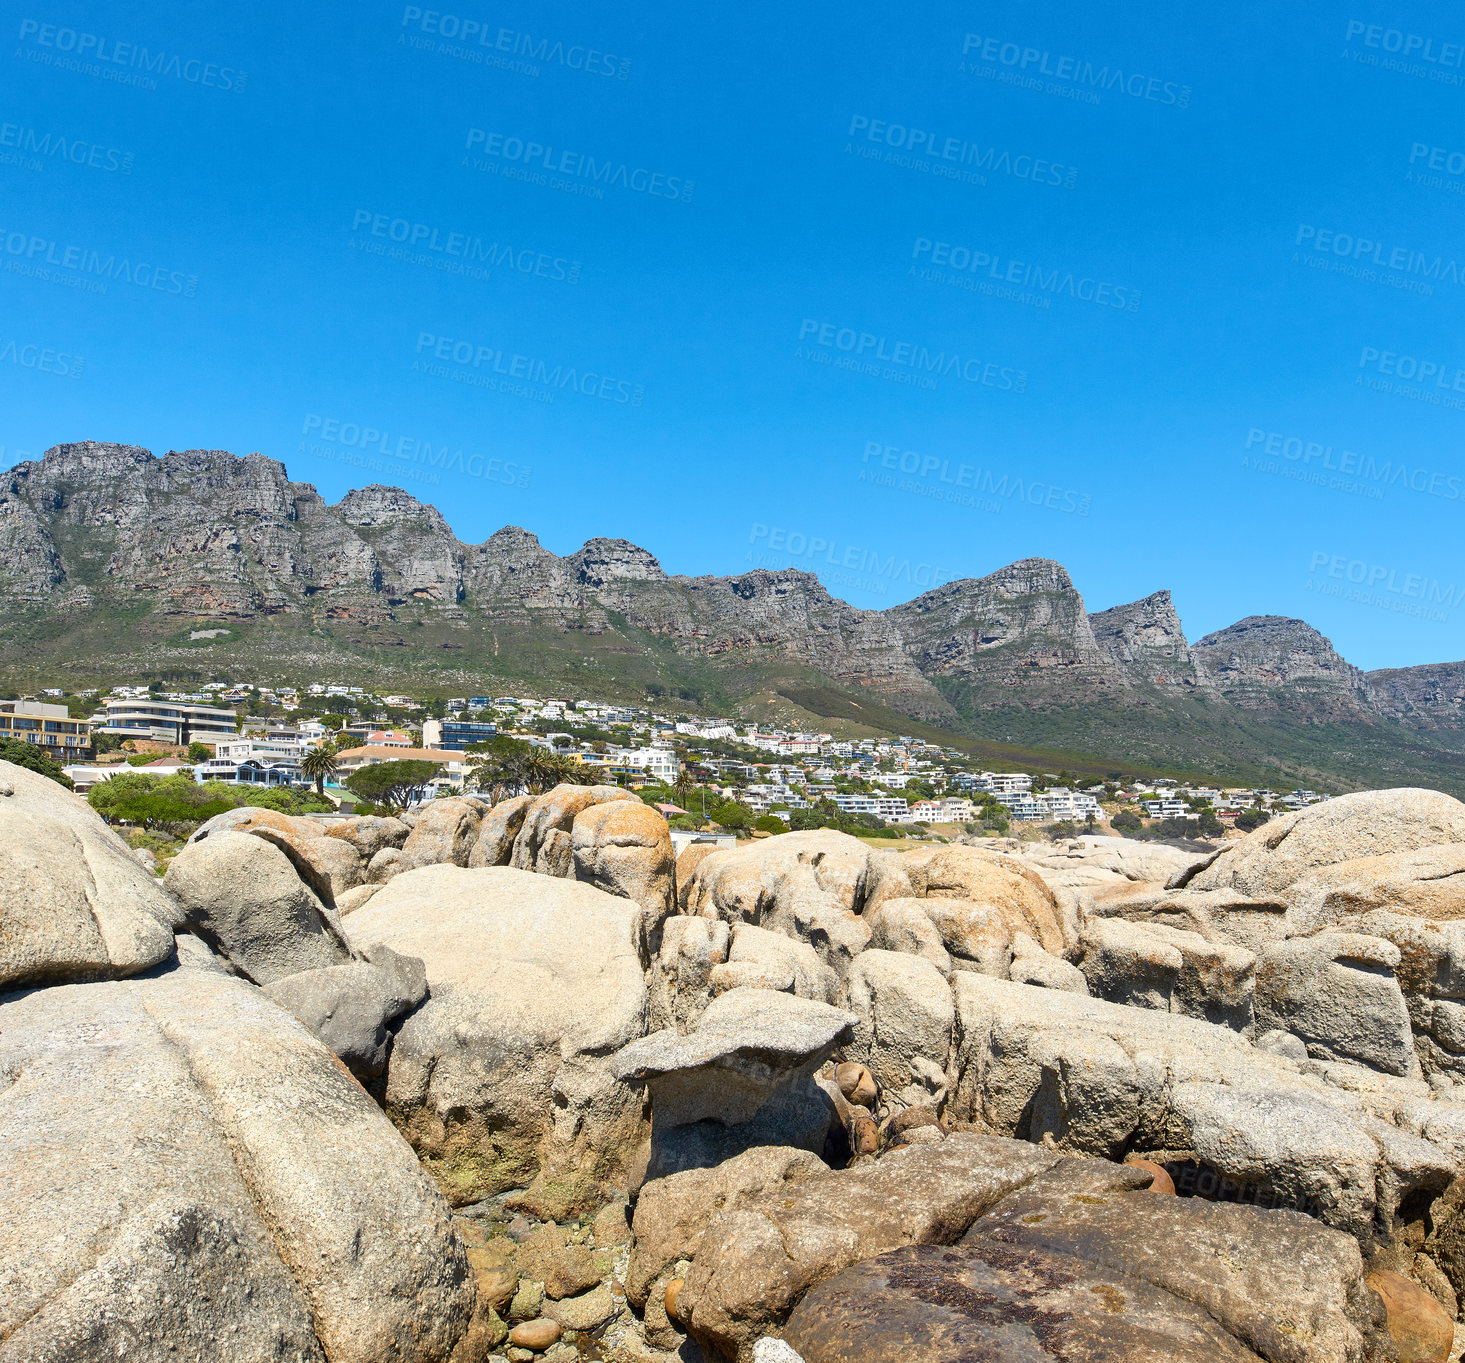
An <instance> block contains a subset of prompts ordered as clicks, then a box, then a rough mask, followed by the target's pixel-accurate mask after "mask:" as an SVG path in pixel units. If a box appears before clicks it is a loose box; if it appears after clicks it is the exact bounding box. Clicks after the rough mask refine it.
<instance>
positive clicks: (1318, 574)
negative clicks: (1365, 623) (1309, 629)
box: [1307, 549, 1465, 622]
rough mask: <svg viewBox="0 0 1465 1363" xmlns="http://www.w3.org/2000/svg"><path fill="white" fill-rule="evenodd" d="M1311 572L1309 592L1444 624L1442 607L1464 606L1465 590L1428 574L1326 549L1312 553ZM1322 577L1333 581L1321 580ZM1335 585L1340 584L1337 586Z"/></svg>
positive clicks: (1309, 567)
mask: <svg viewBox="0 0 1465 1363" xmlns="http://www.w3.org/2000/svg"><path fill="white" fill-rule="evenodd" d="M1308 573H1309V575H1310V577H1309V581H1308V584H1307V585H1308V589H1309V590H1310V591H1317V592H1321V593H1322V594H1323V595H1325V596H1336V597H1339V598H1341V599H1343V600H1345V601H1356V602H1357V603H1358V604H1360V605H1364V606H1379V607H1382V608H1383V609H1385V610H1391V611H1397V612H1398V613H1400V614H1402V615H1414V616H1419V617H1422V618H1423V619H1426V620H1435V621H1438V622H1443V621H1445V620H1447V619H1448V618H1449V617H1448V616H1447V614H1446V613H1445V610H1444V609H1442V608H1443V607H1454V606H1459V605H1461V604H1465V591H1462V590H1461V588H1460V587H1459V586H1458V585H1456V584H1454V583H1451V584H1449V585H1448V586H1446V585H1444V584H1442V583H1441V582H1440V580H1439V578H1437V577H1430V576H1429V574H1428V573H1410V572H1401V570H1400V569H1398V568H1394V567H1389V566H1388V565H1386V564H1381V563H1370V562H1368V561H1367V560H1365V559H1361V558H1349V557H1348V555H1347V554H1330V553H1328V551H1327V550H1325V549H1318V550H1315V551H1314V552H1313V555H1312V561H1311V563H1310V564H1309V565H1308ZM1323 576H1326V577H1328V578H1331V579H1333V582H1325V581H1322V580H1320V579H1321V578H1322V577H1323ZM1334 582H1336V583H1337V584H1338V585H1337V586H1334ZM1345 583H1346V584H1348V585H1347V586H1346V587H1345V586H1343V584H1345Z"/></svg>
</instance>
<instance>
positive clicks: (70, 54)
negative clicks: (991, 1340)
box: [19, 19, 249, 95]
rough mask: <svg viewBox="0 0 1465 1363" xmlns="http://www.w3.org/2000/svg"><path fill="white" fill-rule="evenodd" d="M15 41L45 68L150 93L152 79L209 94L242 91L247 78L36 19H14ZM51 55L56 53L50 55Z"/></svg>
mask: <svg viewBox="0 0 1465 1363" xmlns="http://www.w3.org/2000/svg"><path fill="white" fill-rule="evenodd" d="M19 39H20V42H21V43H23V44H29V45H30V46H28V47H24V48H22V51H23V52H24V53H25V55H26V56H28V57H30V58H31V59H32V60H39V61H40V62H41V63H42V64H43V65H46V66H58V67H61V68H63V69H75V70H78V71H81V72H82V73H83V74H84V75H89V76H90V75H99V76H101V77H102V78H103V79H105V80H115V81H119V82H120V83H122V84H125V85H144V86H145V87H146V88H148V89H150V90H156V89H157V88H158V84H157V81H156V79H153V78H154V77H157V76H166V77H169V78H170V79H172V80H179V81H183V82H184V83H185V84H187V85H202V86H205V87H206V88H208V89H211V90H224V91H227V92H230V93H232V94H236V95H242V94H243V93H244V87H245V85H246V84H247V82H248V80H249V75H248V73H247V72H244V71H236V70H235V69H234V68H233V67H232V66H220V65H219V64H218V63H217V62H208V61H203V60H201V59H199V58H195V57H185V56H182V55H181V54H180V53H177V52H168V51H153V50H152V49H150V48H146V47H140V46H139V45H138V44H137V43H127V42H118V41H117V40H116V39H114V38H111V37H109V36H107V35H106V34H102V33H87V32H84V31H81V30H78V29H74V28H66V27H64V26H59V27H58V26H57V25H56V24H43V23H41V21H40V20H39V19H22V20H21V21H20V34H19ZM53 54H60V56H59V57H58V56H55V55H53Z"/></svg>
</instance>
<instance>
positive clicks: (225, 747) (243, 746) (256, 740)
mask: <svg viewBox="0 0 1465 1363" xmlns="http://www.w3.org/2000/svg"><path fill="white" fill-rule="evenodd" d="M309 746H310V745H309V744H307V743H304V742H302V741H301V740H300V739H297V738H286V737H283V736H279V735H270V734H255V735H252V736H251V737H249V738H233V739H230V740H229V741H228V742H221V743H219V744H217V745H216V746H215V748H214V757H215V759H216V760H219V761H223V762H228V763H232V764H233V765H235V766H237V765H238V764H239V763H240V762H271V763H276V762H284V763H287V764H291V765H294V766H297V767H298V766H299V765H300V759H301V758H302V757H303V756H304V755H305V751H306V749H307V748H308V747H309Z"/></svg>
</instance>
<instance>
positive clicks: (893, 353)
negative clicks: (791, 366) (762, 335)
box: [795, 317, 1028, 393]
mask: <svg viewBox="0 0 1465 1363" xmlns="http://www.w3.org/2000/svg"><path fill="white" fill-rule="evenodd" d="M799 340H800V341H801V342H805V341H807V342H808V344H809V348H810V351H811V352H814V353H817V352H815V347H818V348H819V349H821V350H834V351H837V352H839V359H837V360H836V361H835V364H836V365H837V367H839V368H841V369H853V370H855V371H856V372H859V373H864V374H872V375H876V376H879V373H880V370H879V366H880V365H881V364H888V365H891V366H893V367H894V368H895V369H896V370H897V371H906V372H908V373H909V374H910V375H911V376H912V378H915V377H920V378H924V379H925V380H926V381H927V384H928V385H929V386H930V387H935V381H936V379H938V378H958V379H961V380H962V381H963V382H965V383H971V384H976V385H979V386H981V387H983V388H998V389H1002V390H1004V391H1006V392H1010V393H1022V392H1025V391H1026V390H1027V385H1028V373H1027V370H1026V369H1015V368H1012V367H1010V366H1007V365H1003V364H1000V363H998V362H997V361H995V360H982V359H979V358H977V357H976V356H974V355H965V356H964V355H962V354H960V353H959V352H957V351H946V350H932V349H931V348H930V347H929V346H924V345H920V344H918V343H917V342H915V341H897V340H892V339H890V338H889V337H888V336H877V335H876V334H875V333H874V332H873V331H860V330H858V329H856V328H855V327H843V326H840V325H839V323H837V322H821V321H818V320H817V319H816V318H813V317H805V318H804V320H803V321H802V322H801V323H799ZM802 349H803V347H802V345H801V346H800V350H799V352H796V354H795V358H796V359H797V358H802V353H801V352H802ZM810 358H813V354H812V353H811V355H810ZM840 360H847V361H848V363H840V362H839V361H840Z"/></svg>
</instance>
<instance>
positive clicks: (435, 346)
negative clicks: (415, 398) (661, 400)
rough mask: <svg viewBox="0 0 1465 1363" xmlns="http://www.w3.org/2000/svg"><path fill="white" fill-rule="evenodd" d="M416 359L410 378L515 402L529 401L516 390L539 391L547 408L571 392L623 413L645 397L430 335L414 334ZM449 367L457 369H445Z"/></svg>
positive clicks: (566, 369)
mask: <svg viewBox="0 0 1465 1363" xmlns="http://www.w3.org/2000/svg"><path fill="white" fill-rule="evenodd" d="M416 354H417V359H416V360H415V361H414V362H413V365H412V368H413V370H414V372H417V373H422V374H428V375H430V376H431V377H433V378H438V379H449V380H451V381H452V382H454V383H465V384H467V385H469V386H470V387H474V388H485V389H488V390H489V391H490V392H500V391H507V392H511V393H512V395H513V396H518V397H525V396H533V394H532V393H528V392H520V391H518V389H519V388H522V387H525V386H527V387H529V388H533V387H535V386H537V387H538V388H539V389H540V390H541V392H543V393H544V394H545V395H546V396H547V397H548V399H549V401H551V402H552V401H554V396H553V395H554V394H555V393H556V392H562V393H563V392H570V393H579V394H580V395H581V396H582V397H587V398H598V399H600V400H601V401H602V402H611V403H615V404H617V405H619V406H622V407H639V406H640V405H641V403H642V402H643V401H644V400H645V397H646V389H645V388H644V387H643V386H642V385H641V384H639V383H632V382H630V381H629V380H627V379H617V378H612V377H611V376H610V375H607V374H602V373H600V372H599V371H598V370H595V369H588V368H584V367H582V366H579V365H573V364H564V363H556V362H553V361H549V360H541V359H536V358H535V357H534V356H532V355H520V354H516V353H515V352H513V351H508V350H503V349H501V348H499V347H497V346H491V345H484V344H482V343H480V342H476V341H466V340H458V339H455V338H454V337H451V336H439V335H437V334H436V333H434V332H431V331H420V332H418V333H417V349H416ZM434 362H435V363H434ZM449 365H455V366H457V368H456V369H452V368H449V367H448V366H449Z"/></svg>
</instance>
